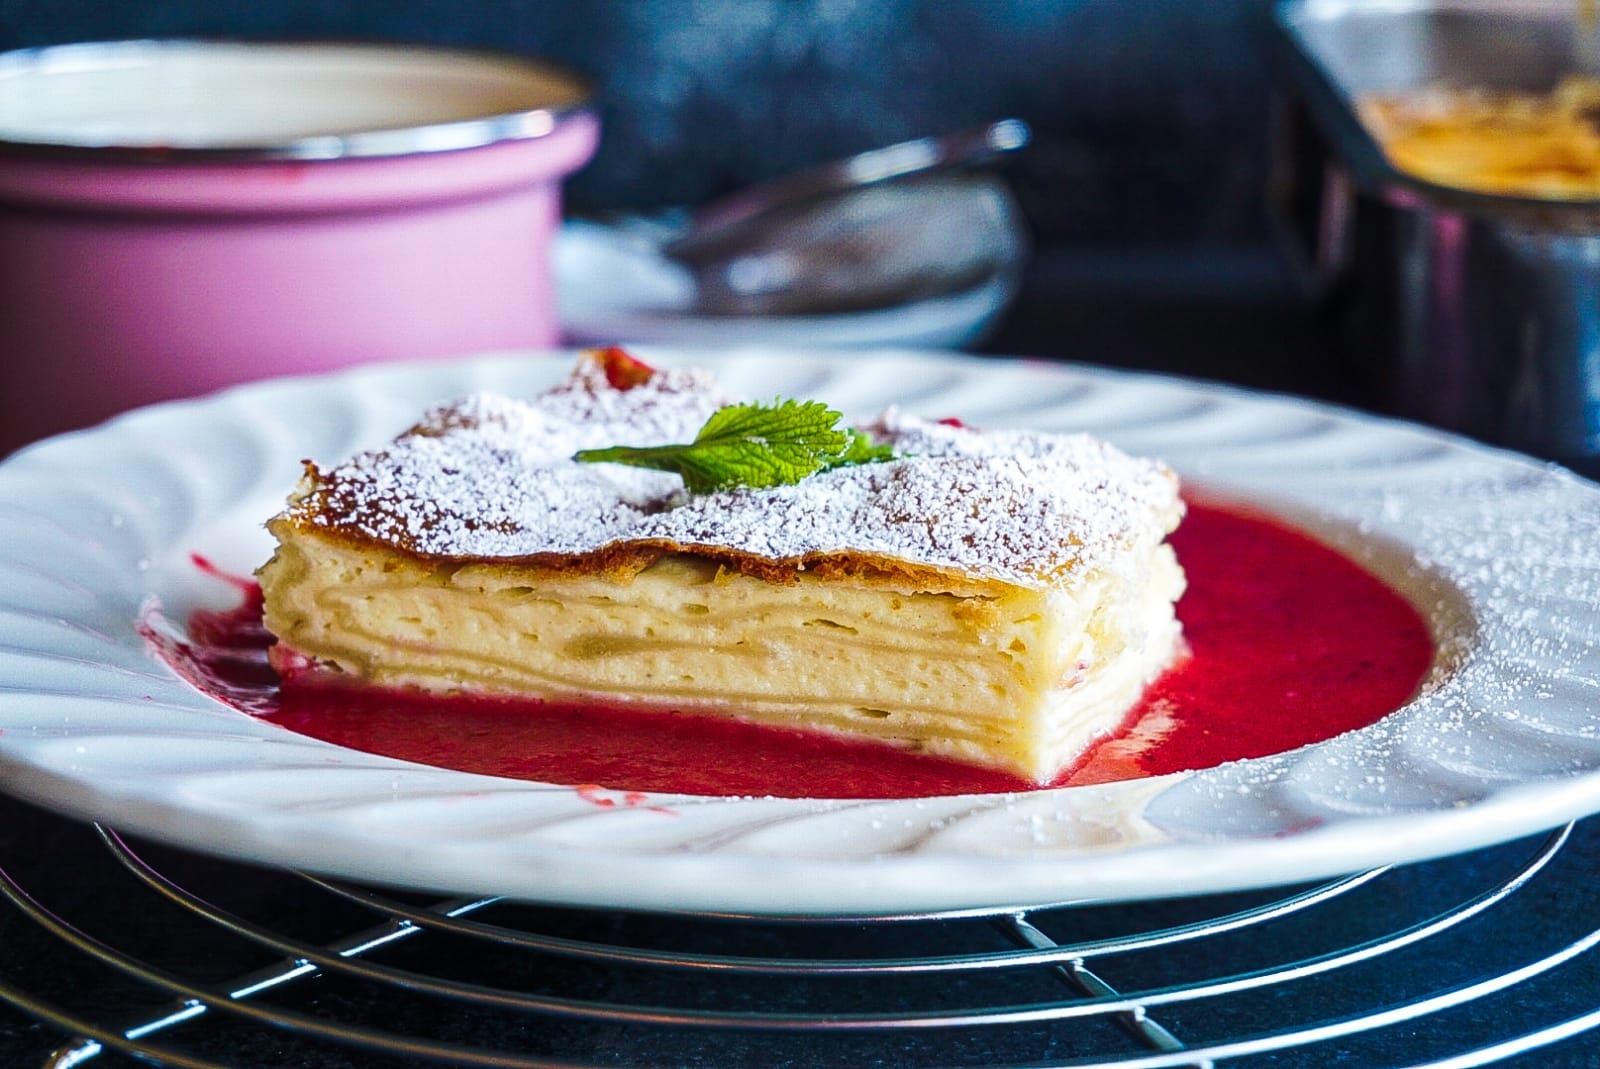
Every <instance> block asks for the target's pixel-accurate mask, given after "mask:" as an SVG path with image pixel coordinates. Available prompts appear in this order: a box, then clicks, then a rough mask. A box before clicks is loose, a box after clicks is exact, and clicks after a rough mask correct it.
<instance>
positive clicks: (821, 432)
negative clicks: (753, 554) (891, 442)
mask: <svg viewBox="0 0 1600 1069" xmlns="http://www.w3.org/2000/svg"><path fill="white" fill-rule="evenodd" d="M842 418H843V417H842V416H841V415H840V414H839V413H838V412H835V411H834V410H833V409H831V408H829V407H828V406H827V405H825V404H823V403H822V402H820V401H793V400H777V401H774V402H773V403H772V404H770V405H764V404H742V405H728V406H727V407H725V408H720V409H718V410H717V411H716V412H714V413H712V414H711V418H710V419H708V420H706V424H705V426H704V427H702V428H700V433H699V434H697V435H695V439H694V441H693V442H690V443H687V444H684V445H655V446H612V447H610V448H608V449H584V450H581V451H579V452H578V453H577V454H575V455H574V456H573V459H574V460H578V461H582V462H585V463H597V462H609V463H614V464H628V465H631V466H633V467H638V468H652V469H654V470H656V471H668V472H672V473H674V474H676V475H678V476H680V477H681V478H682V479H683V484H684V486H685V487H686V488H688V490H689V491H690V492H691V493H696V494H707V493H712V492H713V491H716V490H726V489H729V488H732V487H736V486H743V487H749V488H751V489H765V488H767V487H772V486H787V485H792V484H794V483H798V482H800V481H801V480H802V479H804V478H806V477H807V476H810V475H815V474H816V473H817V472H819V471H826V470H828V469H829V468H836V467H839V466H841V465H844V464H865V463H871V462H874V461H879V460H888V459H891V458H892V457H893V455H894V454H893V450H891V449H890V448H889V447H888V446H880V445H874V444H873V442H872V440H871V439H869V438H868V437H867V436H866V435H865V434H862V433H861V432H860V431H857V430H852V429H848V428H845V429H841V428H840V427H839V425H838V424H839V421H840V420H841V419H842Z"/></svg>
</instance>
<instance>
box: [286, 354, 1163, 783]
mask: <svg viewBox="0 0 1600 1069" xmlns="http://www.w3.org/2000/svg"><path fill="white" fill-rule="evenodd" d="M624 360H625V358H621V357H619V356H618V354H614V353H612V354H590V355H588V356H586V357H584V358H583V359H581V360H580V361H579V363H578V366H577V367H576V368H575V369H574V371H573V373H572V374H571V375H570V376H569V378H568V379H567V380H566V381H564V382H563V383H561V384H560V385H558V386H556V387H555V388H553V389H552V390H550V391H548V392H547V393H545V394H544V395H542V396H540V397H538V398H535V399H533V400H531V401H527V402H522V401H514V400H510V399H507V398H502V397H497V396H491V395H478V396H474V397H471V398H468V399H465V400H463V401H459V402H456V403H453V404H449V405H445V406H442V407H439V408H437V409H435V410H433V411H431V412H429V413H427V414H426V415H425V416H424V418H423V419H422V421H421V422H419V423H418V424H417V425H416V426H415V427H413V428H412V429H411V430H409V431H407V432H406V433H405V434H403V435H401V436H400V437H399V438H397V439H396V440H395V441H394V442H392V443H390V444H389V445H388V446H386V447H385V448H383V449H379V450H376V451H373V452H370V453H365V454H362V455H360V456H357V457H355V458H353V459H351V460H348V461H346V462H344V463H342V464H340V465H338V466H337V467H333V468H330V469H327V470H323V469H321V468H318V467H317V466H316V465H314V464H309V463H308V464H307V468H306V473H305V477H304V478H303V480H302V482H301V484H300V486H299V487H298V488H297V490H296V492H295V494H294V495H293V497H292V498H291V500H290V502H289V505H288V507H287V508H286V509H285V510H284V511H283V512H282V513H280V514H279V515H278V516H276V517H274V518H273V519H272V520H271V521H270V522H269V524H268V526H269V529H270V530H271V532H272V534H273V535H274V536H275V537H276V539H277V543H278V545H277V550H276V552H275V553H274V555H273V557H272V559H271V560H270V561H269V562H268V563H267V564H266V565H265V566H263V568H262V569H261V571H260V573H259V575H260V579H261V585H262V592H263V596H264V600H265V614H266V615H265V619H266V625H267V627H268V628H269V629H270V630H271V631H272V632H273V634H274V635H275V636H276V637H277V639H278V644H277V646H276V648H275V650H274V654H273V656H274V661H275V663H276V664H277V666H278V667H279V670H280V672H281V673H283V674H284V675H285V677H286V680H287V681H289V682H290V683H301V682H341V681H342V682H350V683H357V684H362V685H370V686H379V687H392V688H406V689H414V688H420V689H424V690H427V691H432V692H438V693H445V694H451V693H468V694H488V695H513V696H531V697H536V698H546V699H552V700H561V701H574V700H576V701H597V702H603V703H605V704H608V705H615V704H624V703H635V704H638V705H639V706H640V707H642V708H649V709H652V710H660V711H661V713H662V714H663V715H670V714H696V715H716V716H727V717H736V718H739V719H741V720H746V721H750V722H754V723H759V724H768V725H773V726H779V727H785V728H796V729H800V730H805V731H819V732H828V733H832V734H837V735H842V736H847V737H852V738H862V739H873V740H879V741H881V742H883V743H885V744H888V745H894V746H898V747H903V748H908V749H913V750H918V751H923V752H927V753H931V754H936V755H940V756H945V757H950V758H954V759H957V760H961V761H966V762H971V763H975V764H981V765H985V766H991V767H996V768H1000V769H1003V770H1007V771H1010V772H1014V773H1016V774H1018V775H1019V776H1022V777H1025V778H1027V779H1029V780H1031V781H1034V782H1048V781H1050V780H1051V779H1053V778H1055V777H1056V775H1057V774H1058V773H1059V772H1060V771H1061V770H1062V769H1064V768H1065V767H1068V766H1070V765H1071V764H1072V763H1073V762H1074V761H1075V760H1076V759H1077V757H1078V756H1079V755H1080V754H1082V752H1083V751H1084V750H1085V749H1086V748H1087V747H1088V746H1089V745H1090V744H1091V743H1092V742H1093V741H1094V740H1095V739H1097V738H1099V737H1101V736H1103V735H1106V734H1108V733H1110V732H1112V731H1114V730H1115V729H1116V728H1117V727H1118V726H1119V724H1120V723H1121V722H1122V720H1123V719H1124V717H1125V716H1126V714H1127V713H1128V711H1129V710H1130V708H1131V707H1132V706H1133V705H1134V704H1135V703H1136V702H1137V700H1138V698H1139V696H1140V693H1141V691H1142V689H1143V687H1144V686H1145V685H1146V684H1147V683H1148V682H1149V681H1150V680H1152V679H1153V678H1154V677H1155V676H1156V675H1158V674H1159V673H1160V672H1161V671H1162V670H1163V669H1164V668H1165V667H1166V666H1167V665H1168V664H1170V663H1171V661H1172V660H1173V658H1174V657H1175V656H1177V655H1178V653H1179V651H1180V649H1181V646H1182V640H1181V634H1180V629H1179V626H1178V624H1177V621H1176V618H1175V616H1174V612H1173V602H1174V601H1175V600H1176V598H1177V597H1178V596H1179V594H1180V593H1181V592H1182V589H1183V575H1182V572H1181V570H1180V568H1179V566H1178V564H1177V561H1176V559H1175V557H1174V556H1173V554H1172V552H1171V549H1170V547H1168V546H1167V544H1166V543H1165V537H1166V535H1167V533H1168V532H1169V531H1170V530H1171V529H1172V528H1173V527H1174V526H1176V524H1177V522H1178V520H1179V518H1180V516H1181V513H1182V505H1181V503H1180V500H1179V498H1178V495H1177V485H1176V480H1175V479H1174V477H1173V475H1172V473H1171V472H1170V471H1169V470H1168V469H1166V468H1165V467H1164V466H1162V465H1161V464H1159V463H1157V462H1154V461H1148V460H1141V459H1136V458H1132V457H1129V456H1126V455H1125V454H1123V453H1121V452H1119V451H1117V450H1116V449H1114V448H1113V447H1111V446H1109V445H1107V444H1106V443H1104V442H1101V441H1098V440H1095V439H1093V438H1090V437H1088V436H1084V435H1060V434H1042V433H1030V432H1021V431H991V432H980V431H976V430H972V429H968V428H965V427H961V426H953V425H948V424H944V423H935V422H929V421H927V420H923V419H920V418H917V417H913V416H910V415H906V414H904V413H901V412H898V411H893V410H891V411H889V412H886V413H884V414H883V415H882V416H881V417H880V418H879V419H878V420H877V421H875V422H874V423H872V424H870V425H867V426H866V427H865V428H864V429H865V430H866V432H867V434H868V435H869V437H870V438H871V439H872V440H873V441H875V442H877V443H879V444H881V445H887V446H889V447H891V448H892V452H893V457H894V459H888V460H880V461H876V462H871V463H861V464H847V465H842V466H838V467H833V468H830V469H828V470H825V471H822V472H819V473H817V474H814V475H811V476H809V477H806V478H803V479H801V480H800V481H798V482H797V483H795V484H793V485H780V486H774V487H768V488H763V489H748V488H737V487H736V488H732V489H719V490H715V491H712V492H699V493H691V492H689V491H687V490H686V489H685V486H684V482H683V480H682V479H680V478H679V477H678V476H677V475H674V474H669V473H667V472H661V471H650V470H641V469H638V468H632V467H624V466H622V465H619V464H610V463H600V464H592V463H578V462H577V461H575V460H574V459H573V456H574V454H575V453H577V452H578V451H579V450H584V449H593V448H602V447H606V446H611V445H618V444H622V445H636V446H649V445H658V444H667V443H677V442H686V441H690V440H692V439H694V437H695V435H696V433H697V432H698V431H699V430H700V429H701V427H702V426H703V425H704V424H705V423H706V420H707V419H708V418H710V416H711V415H712V414H713V413H715V412H717V411H718V410H719V409H721V408H722V407H724V406H726V405H728V404H731V403H735V402H737V401H739V400H742V399H739V398H733V397H730V396H728V395H727V394H726V393H725V392H724V391H723V389H722V388H721V387H720V386H719V385H718V384H717V383H716V382H715V381H714V380H713V379H712V378H711V377H710V376H709V375H708V374H706V373H705V372H702V371H696V370H685V369H669V370H660V371H652V370H651V369H648V368H644V367H643V366H642V365H637V364H633V363H631V362H623V361H624ZM530 715H537V714H536V712H534V713H532V714H530Z"/></svg>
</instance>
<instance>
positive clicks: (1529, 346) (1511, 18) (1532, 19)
mask: <svg viewBox="0 0 1600 1069" xmlns="http://www.w3.org/2000/svg"><path fill="white" fill-rule="evenodd" d="M1580 6H1581V5H1580V0H1433V2H1426V0H1284V2H1281V3H1279V4H1278V5H1277V6H1276V7H1275V8H1274V11H1273V15H1274V19H1273V35H1274V39H1275V41H1274V43H1275V45H1276V46H1277V53H1278V55H1277V57H1276V58H1277V59H1279V60H1280V61H1281V62H1280V64H1279V67H1280V83H1281V85H1282V88H1283V89H1284V90H1285V91H1284V93H1283V94H1282V99H1281V101H1280V105H1281V106H1280V107H1279V108H1278V111H1277V120H1278V121H1277V125H1276V128H1275V130H1274V137H1273V143H1274V147H1275V158H1274V162H1275V166H1274V171H1273V177H1272V182H1271V202H1272V209H1273V215H1274V219H1275V220H1276V221H1277V223H1278V224H1279V227H1278V228H1279V231H1280V233H1281V234H1282V235H1283V236H1284V237H1285V238H1286V239H1287V242H1286V244H1287V248H1288V249H1289V251H1290V253H1291V256H1292V258H1293V259H1294V261H1295V263H1296V264H1297V265H1298V267H1299V268H1300V271H1301V274H1302V276H1303V278H1304V279H1305V281H1306V283H1307V285H1308V286H1309V287H1310V288H1311V289H1312V290H1313V291H1314V292H1315V293H1317V294H1318V295H1319V296H1320V297H1321V298H1322V299H1324V300H1325V301H1327V302H1328V304H1329V305H1330V307H1331V308H1332V309H1333V310H1334V311H1335V312H1336V314H1337V320H1338V322H1339V323H1340V324H1341V325H1342V326H1343V327H1344V328H1345V329H1346V330H1347V332H1348V337H1347V343H1348V348H1349V351H1350V353H1351V355H1352V358H1353V360H1354V363H1355V366H1356V368H1357V369H1358V371H1359V372H1360V373H1361V374H1362V376H1363V378H1364V379H1365V380H1366V384H1367V386H1368V387H1369V389H1370V391H1371V392H1372V393H1373V395H1374V397H1375V399H1376V400H1377V402H1378V403H1379V404H1380V405H1382V406H1384V407H1386V408H1387V409H1388V410H1390V411H1392V412H1395V413H1397V414H1399V415H1403V416H1406V417H1409V418H1413V419H1418V420H1422V421H1425V422H1428V423H1432V424H1435V425H1437V426H1442V427H1446V428H1450V429H1452V430H1458V431H1462V432H1464V433H1467V434H1470V435H1473V436H1475V437H1477V438H1480V439H1483V440H1485V441H1489V442H1494V443H1498V444H1501V445H1507V446H1510V447H1512V448H1515V449H1520V450H1524V451H1526V452H1529V453H1533V454H1535V455H1538V456H1543V457H1547V458H1550V459H1553V460H1558V461H1560V462H1562V463H1565V464H1568V465H1570V466H1571V467H1573V468H1575V469H1577V470H1579V471H1581V472H1583V473H1585V474H1587V475H1589V476H1591V477H1594V476H1597V475H1600V201H1594V200H1586V201H1551V200H1543V199H1535V198H1524V197H1514V196H1497V195H1489V194H1481V193H1472V192H1467V191H1462V190H1457V189H1450V188H1446V187H1442V186H1437V185H1433V184H1430V183H1428V182H1425V181H1421V180H1419V179H1416V178H1413V177H1410V176H1408V175H1406V174H1403V173H1400V172H1398V171H1397V170H1395V169H1394V168H1393V167H1391V166H1390V165H1389V164H1388V162H1387V160H1386V159H1385V158H1384V156H1383V153H1382V152H1381V150H1380V149H1379V147H1378V145H1377V143H1376V142H1375V141H1374V140H1373V138H1372V136H1371V135H1370V134H1369V133H1368V132H1367V131H1366V129H1365V128H1364V127H1363V126H1362V124H1361V122H1360V120H1359V119H1358V117H1357V114H1356V109H1355V102H1356V100H1357V99H1358V98H1359V97H1360V96H1361V95H1362V94H1364V93H1368V92H1393V91H1403V90H1407V89H1414V88H1421V87H1423V86H1428V85H1435V84H1439V83H1445V84H1452V85H1459V86H1484V87H1503V88H1520V89H1531V90H1545V89H1548V88H1550V87H1552V86H1553V85H1554V84H1555V83H1556V81H1557V80H1558V79H1559V78H1560V77H1561V76H1562V75H1563V74H1566V73H1570V72H1573V71H1577V70H1590V71H1600V66H1597V65H1596V60H1595V57H1594V51H1593V49H1594V47H1595V45H1593V44H1592V43H1591V42H1592V41H1595V40H1600V29H1597V30H1592V31H1590V35H1591V36H1590V37H1589V38H1588V39H1586V38H1585V37H1584V36H1583V35H1581V34H1580V33H1579V26H1580V20H1581V18H1582V15H1581V11H1580Z"/></svg>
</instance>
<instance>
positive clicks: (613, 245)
mask: <svg viewBox="0 0 1600 1069" xmlns="http://www.w3.org/2000/svg"><path fill="white" fill-rule="evenodd" d="M664 232H675V231H673V230H671V229H670V228H667V229H666V230H663V228H662V227H660V226H656V225H654V224H652V223H650V222H649V221H645V220H638V221H635V222H634V223H633V224H632V225H628V224H624V225H620V226H602V225H600V224H597V223H588V222H581V221H580V222H570V223H567V224H566V225H564V226H563V227H562V228H561V230H560V232H559V233H558V234H557V236H556V241H555V247H554V250H553V252H552V255H551V259H552V261H553V263H554V271H555V280H556V298H557V303H558V304H559V306H560V316H559V318H560V320H561V324H562V329H563V331H564V332H565V333H566V336H567V339H568V341H570V342H571V343H572V344H574V345H592V344H606V345H609V344H611V343H612V342H615V341H617V340H619V339H620V340H622V341H626V342H647V343H651V342H653V343H657V344H663V345H679V346H697V347H713V346H714V347H726V346H731V345H770V346H786V347H792V346H810V347H815V348H846V347H848V348H861V347H877V346H896V347H904V348H919V349H959V348H962V347H965V346H970V345H973V344H975V343H976V342H978V341H979V340H981V339H982V338H983V337H984V335H985V334H987V333H988V331H989V329H990V328H991V327H992V326H993V325H994V323H995V320H996V318H997V317H998V316H999V315H1000V313H1001V312H1002V311H1004V310H1005V308H1006V306H1007V305H1009V304H1010V303H1011V298H1012V297H1013V296H1015V294H1016V288H1017V280H1016V278H1015V277H1013V276H1011V275H1004V276H997V277H995V278H992V279H989V280H988V281H986V282H983V283H981V284H979V285H977V286H974V287H973V288H971V289H969V290H965V291H963V292H961V293H956V294H951V295H950V296H947V297H933V298H928V299H925V300H920V301H912V302H910V303H908V304H901V305H896V306H894V307H891V308H874V309H869V310H866V311H859V312H838V313H834V314H832V315H795V316H726V315H724V316H715V315H700V314H697V313H696V312H695V310H694V280H693V279H692V278H691V277H690V276H689V272H688V271H687V270H685V269H684V268H683V267H682V266H681V265H679V264H676V263H673V262H672V261H670V260H668V259H666V257H664V256H662V255H661V253H660V251H659V249H660V242H661V240H662V234H663V233H664Z"/></svg>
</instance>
